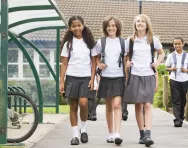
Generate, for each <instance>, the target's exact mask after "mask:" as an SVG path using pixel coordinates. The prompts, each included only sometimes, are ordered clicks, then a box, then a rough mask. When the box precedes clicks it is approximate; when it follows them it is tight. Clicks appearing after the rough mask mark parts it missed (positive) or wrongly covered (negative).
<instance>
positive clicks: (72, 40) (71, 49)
mask: <svg viewBox="0 0 188 148" xmlns="http://www.w3.org/2000/svg"><path fill="white" fill-rule="evenodd" d="M68 26H69V29H68V31H67V32H66V34H65V36H64V39H63V42H62V48H63V49H62V53H61V56H62V65H61V75H60V92H63V91H65V96H66V97H67V98H68V102H69V103H70V123H71V126H72V136H73V138H72V140H71V145H78V144H79V139H78V138H79V132H80V133H81V138H80V140H81V142H82V143H87V142H88V134H87V129H86V120H87V117H88V98H94V95H95V94H94V93H93V91H92V90H93V87H94V77H95V73H96V59H95V56H96V55H97V52H96V49H95V41H94V37H93V35H92V33H91V31H90V30H89V28H88V27H86V26H85V25H84V20H83V18H82V17H81V16H72V17H71V18H70V19H69V22H68ZM65 75H66V79H65V82H64V77H65ZM78 105H79V106H80V119H81V128H80V131H79V129H78V115H77V112H78Z"/></svg>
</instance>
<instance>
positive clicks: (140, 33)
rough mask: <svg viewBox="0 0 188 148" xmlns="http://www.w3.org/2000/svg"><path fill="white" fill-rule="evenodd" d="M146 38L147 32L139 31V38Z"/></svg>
mask: <svg viewBox="0 0 188 148" xmlns="http://www.w3.org/2000/svg"><path fill="white" fill-rule="evenodd" d="M145 36H146V31H138V36H137V37H138V38H143V37H145Z"/></svg>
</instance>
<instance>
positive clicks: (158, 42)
mask: <svg viewBox="0 0 188 148" xmlns="http://www.w3.org/2000/svg"><path fill="white" fill-rule="evenodd" d="M153 40H154V48H155V49H156V50H159V49H163V46H162V44H161V42H160V40H159V38H157V37H155V36H154V37H153Z"/></svg>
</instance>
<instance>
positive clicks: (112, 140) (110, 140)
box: [106, 138, 114, 143]
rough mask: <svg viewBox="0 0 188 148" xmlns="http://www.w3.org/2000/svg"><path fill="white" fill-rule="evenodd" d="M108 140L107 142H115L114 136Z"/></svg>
mask: <svg viewBox="0 0 188 148" xmlns="http://www.w3.org/2000/svg"><path fill="white" fill-rule="evenodd" d="M106 141H107V143H114V138H108V139H107V140H106Z"/></svg>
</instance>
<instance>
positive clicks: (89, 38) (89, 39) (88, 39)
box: [61, 16, 95, 49]
mask: <svg viewBox="0 0 188 148" xmlns="http://www.w3.org/2000/svg"><path fill="white" fill-rule="evenodd" d="M75 20H79V21H80V22H81V23H82V25H83V26H84V29H83V31H82V38H83V40H84V42H85V43H86V45H87V47H88V48H89V49H92V48H93V47H94V46H95V39H94V37H93V35H92V32H91V30H90V29H89V28H88V27H87V26H85V25H84V19H83V18H82V17H81V16H72V17H71V18H70V19H69V21H68V25H69V27H71V25H72V22H73V21H75ZM73 36H74V35H73V33H72V32H71V31H70V30H67V32H66V33H65V36H64V38H63V40H62V42H61V49H62V48H63V46H64V44H65V43H66V42H68V43H67V49H70V48H71V47H72V40H73ZM69 45H71V47H69Z"/></svg>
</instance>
